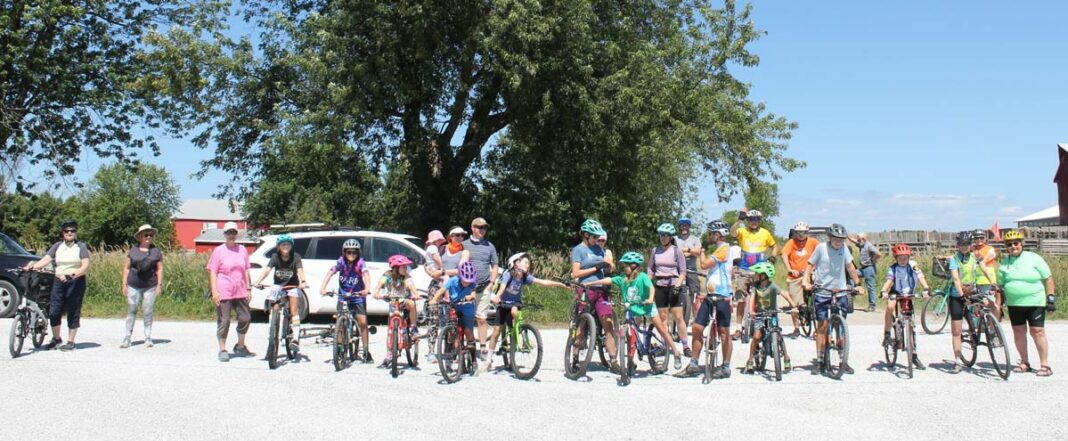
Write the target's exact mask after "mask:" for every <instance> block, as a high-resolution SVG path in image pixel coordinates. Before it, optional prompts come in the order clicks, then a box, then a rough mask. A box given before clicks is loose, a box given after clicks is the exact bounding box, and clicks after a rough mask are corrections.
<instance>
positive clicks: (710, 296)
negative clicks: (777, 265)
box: [679, 220, 734, 378]
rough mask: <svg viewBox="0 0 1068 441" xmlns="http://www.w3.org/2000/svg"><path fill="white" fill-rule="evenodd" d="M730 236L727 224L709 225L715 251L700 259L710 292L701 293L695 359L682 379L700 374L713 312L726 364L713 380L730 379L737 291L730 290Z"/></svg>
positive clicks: (695, 320) (699, 296)
mask: <svg viewBox="0 0 1068 441" xmlns="http://www.w3.org/2000/svg"><path fill="white" fill-rule="evenodd" d="M729 234H730V227H729V226H728V225H727V223H726V222H723V221H718V220H717V221H714V222H710V223H709V224H708V242H709V244H710V245H711V247H710V248H711V249H713V250H714V251H712V254H711V255H709V256H705V255H704V254H702V255H701V258H700V260H701V269H702V270H706V271H707V273H706V277H705V280H707V281H708V286H707V289H708V290H707V291H703V290H702V291H698V296H697V302H698V304H699V305H700V306H698V307H697V311H695V312H694V314H696V315H694V320H693V332H692V334H693V355H692V357H690V365H689V366H687V367H686V370H685V371H683V372H682V373H681V374H679V376H693V375H697V374H698V373H699V372H701V369H700V367H699V365H698V362H699V361H700V359H701V347H702V346H703V345H704V341H703V340H702V339H703V338H704V336H705V327H707V326H708V325H709V324H711V322H712V310H713V308H715V311H716V325H717V326H719V341H720V342H721V347H722V351H723V364H722V365H721V366H720V367H719V368H718V369H716V371H715V372H713V373H712V376H713V378H728V377H730V376H731V346H732V345H731V338H730V327H731V297H732V296H733V293H734V290H733V289H732V288H731V270H732V269H733V262H732V261H731V259H730V244H728V243H727V241H726V239H727V236H728V235H729ZM706 293H707V294H706Z"/></svg>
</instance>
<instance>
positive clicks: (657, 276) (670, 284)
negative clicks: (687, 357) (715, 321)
mask: <svg viewBox="0 0 1068 441" xmlns="http://www.w3.org/2000/svg"><path fill="white" fill-rule="evenodd" d="M656 233H657V235H659V236H660V244H659V245H657V246H656V248H653V250H652V251H651V252H650V255H649V263H648V267H647V268H646V272H647V273H649V277H650V278H651V279H653V280H654V282H653V285H654V299H655V301H656V311H657V314H658V315H659V316H660V322H662V323H665V324H666V323H667V322H668V316H669V315H670V316H672V317H674V318H675V323H676V325H677V326H676V328H677V329H678V333H679V342H680V343H682V348H683V352H684V353H691V354H692V352H691V351H690V340H689V338H687V335H686V320H684V319H683V316H682V309H683V302H684V301H686V299H684V298H682V291H681V289H682V285H683V284H684V283H686V257H684V256H683V254H682V248H680V247H679V246H678V245H676V242H675V234H676V231H675V226H674V225H671V224H661V225H660V226H659V227H657V229H656ZM679 369H682V358H681V357H675V370H679Z"/></svg>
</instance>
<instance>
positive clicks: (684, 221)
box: [678, 216, 693, 227]
mask: <svg viewBox="0 0 1068 441" xmlns="http://www.w3.org/2000/svg"><path fill="white" fill-rule="evenodd" d="M678 224H679V226H680V227H681V226H683V225H693V221H691V220H690V218H688V217H685V216H683V217H680V218H679V221H678Z"/></svg>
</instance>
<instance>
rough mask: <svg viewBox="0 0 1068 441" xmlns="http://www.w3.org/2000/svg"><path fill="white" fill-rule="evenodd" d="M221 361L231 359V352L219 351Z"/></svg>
mask: <svg viewBox="0 0 1068 441" xmlns="http://www.w3.org/2000/svg"><path fill="white" fill-rule="evenodd" d="M219 361H221V362H223V363H225V362H228V361H230V354H228V353H226V351H219Z"/></svg>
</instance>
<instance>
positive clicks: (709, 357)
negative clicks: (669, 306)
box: [701, 295, 730, 384]
mask: <svg viewBox="0 0 1068 441" xmlns="http://www.w3.org/2000/svg"><path fill="white" fill-rule="evenodd" d="M704 301H705V302H708V307H709V308H710V311H711V314H710V316H709V320H708V326H705V332H707V333H708V335H707V336H706V337H705V346H704V351H705V375H704V378H702V379H701V383H703V384H708V383H711V382H712V380H713V377H712V376H713V374H714V373H715V371H716V369H717V368H718V367H719V366H718V365H716V359H717V358H718V357H719V351H720V345H721V344H720V341H719V322H718V319H717V317H718V316H719V312H718V310H717V309H716V302H728V303H729V302H730V300H729V299H727V298H726V297H714V296H712V295H708V296H706V297H705V299H704ZM727 338H730V336H727Z"/></svg>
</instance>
